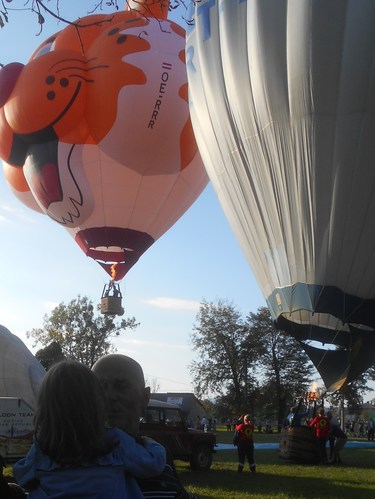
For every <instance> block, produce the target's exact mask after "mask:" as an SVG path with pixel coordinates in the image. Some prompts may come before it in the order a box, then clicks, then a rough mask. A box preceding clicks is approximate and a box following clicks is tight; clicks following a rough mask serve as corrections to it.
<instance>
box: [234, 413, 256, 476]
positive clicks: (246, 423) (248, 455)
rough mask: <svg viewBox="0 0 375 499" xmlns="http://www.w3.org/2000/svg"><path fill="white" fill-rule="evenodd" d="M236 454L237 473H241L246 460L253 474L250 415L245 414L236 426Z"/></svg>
mask: <svg viewBox="0 0 375 499" xmlns="http://www.w3.org/2000/svg"><path fill="white" fill-rule="evenodd" d="M235 432H236V435H237V439H236V441H237V443H236V444H235V445H237V453H238V468H237V471H238V473H242V471H243V468H244V466H245V459H247V461H248V463H249V467H250V471H251V472H252V473H255V471H256V464H255V461H254V439H253V436H254V424H253V423H252V422H251V418H250V414H245V416H244V417H243V421H242V422H240V423H239V424H237V425H236V428H235Z"/></svg>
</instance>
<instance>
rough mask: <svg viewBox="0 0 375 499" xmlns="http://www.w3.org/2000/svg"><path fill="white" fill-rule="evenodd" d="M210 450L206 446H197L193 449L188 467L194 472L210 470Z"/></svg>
mask: <svg viewBox="0 0 375 499" xmlns="http://www.w3.org/2000/svg"><path fill="white" fill-rule="evenodd" d="M211 464H212V450H211V449H210V447H207V446H206V445H199V446H198V447H197V448H196V449H194V453H193V455H192V457H191V459H190V466H191V468H192V469H193V470H194V471H206V470H209V469H210V468H211Z"/></svg>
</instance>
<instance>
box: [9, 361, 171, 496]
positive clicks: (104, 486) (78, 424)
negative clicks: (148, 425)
mask: <svg viewBox="0 0 375 499" xmlns="http://www.w3.org/2000/svg"><path fill="white" fill-rule="evenodd" d="M143 443H144V446H143V445H140V444H137V443H136V442H135V440H134V439H133V438H132V437H130V436H129V435H128V434H127V433H125V432H123V431H122V430H119V429H118V428H111V429H105V397H104V393H103V391H102V387H101V385H100V383H99V381H98V379H97V378H96V376H95V374H94V373H93V372H92V371H91V370H90V369H89V368H88V367H87V366H85V365H83V364H81V363H79V362H76V361H72V360H68V361H62V362H59V363H58V364H55V365H54V366H53V367H52V368H51V369H50V370H49V371H48V372H47V374H46V375H45V376H44V378H43V380H42V383H41V386H40V390H39V396H38V404H37V410H36V413H35V438H34V444H33V446H32V447H31V449H30V451H29V452H28V454H27V455H26V457H25V458H24V459H22V460H21V461H19V462H18V463H16V464H15V465H14V467H13V473H14V476H15V478H16V479H17V482H18V484H19V485H21V486H22V487H24V488H26V489H27V490H30V493H29V499H34V498H35V499H36V498H42V497H49V498H54V497H59V498H75V499H76V498H78V497H82V498H83V497H86V498H92V497H96V498H109V497H110V498H111V499H116V498H129V499H138V498H139V499H141V498H142V499H143V495H142V493H141V492H140V489H139V487H138V485H137V483H136V481H135V479H134V478H133V476H135V477H139V478H148V477H151V476H154V475H157V474H159V473H161V472H162V471H163V469H164V466H165V463H166V456H165V449H164V447H162V446H161V445H159V444H158V443H156V442H155V441H154V440H152V439H149V438H146V437H144V439H143ZM125 472H126V473H125Z"/></svg>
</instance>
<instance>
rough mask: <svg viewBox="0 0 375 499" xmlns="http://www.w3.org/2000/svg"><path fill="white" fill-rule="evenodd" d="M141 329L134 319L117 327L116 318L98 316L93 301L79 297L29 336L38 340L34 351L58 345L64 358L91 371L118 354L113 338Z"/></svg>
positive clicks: (85, 297) (123, 321) (45, 319)
mask: <svg viewBox="0 0 375 499" xmlns="http://www.w3.org/2000/svg"><path fill="white" fill-rule="evenodd" d="M138 325H139V324H138V323H136V321H135V318H134V317H132V318H130V319H122V320H121V321H120V323H116V322H115V318H114V316H109V315H97V316H95V314H94V306H93V303H92V301H91V300H89V299H88V298H87V296H83V297H81V296H78V298H76V299H74V300H72V301H70V302H69V303H68V305H65V304H64V303H60V305H58V306H57V307H56V308H55V309H54V310H52V313H51V315H50V316H48V315H47V314H46V315H45V316H44V318H43V327H42V328H37V329H32V330H31V331H28V332H27V333H26V336H27V337H28V338H33V339H34V340H35V342H34V345H33V346H34V347H35V346H36V345H38V344H40V345H42V346H43V347H48V346H50V348H52V347H51V343H53V342H56V343H58V344H59V345H60V347H61V351H62V354H63V356H64V357H66V358H69V359H75V360H78V361H79V362H82V363H83V364H86V365H87V366H89V367H92V365H93V364H94V363H95V362H96V360H98V359H99V358H100V357H101V356H102V355H105V354H107V353H109V352H113V351H115V348H114V347H113V345H112V343H111V338H113V337H114V336H119V335H120V334H121V333H122V332H125V331H126V330H127V329H135V328H136V327H137V326H138ZM47 353H48V352H47Z"/></svg>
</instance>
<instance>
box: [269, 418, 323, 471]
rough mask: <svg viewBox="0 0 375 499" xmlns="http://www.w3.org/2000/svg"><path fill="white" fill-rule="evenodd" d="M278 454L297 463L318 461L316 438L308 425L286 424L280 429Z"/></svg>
mask: <svg viewBox="0 0 375 499" xmlns="http://www.w3.org/2000/svg"><path fill="white" fill-rule="evenodd" d="M278 454H279V457H280V458H281V459H287V460H289V461H295V462H297V463H311V464H313V463H318V462H319V459H320V454H319V446H318V440H317V438H316V437H315V435H314V432H313V431H312V429H311V428H310V427H309V426H286V427H284V428H282V429H281V435H280V444H279V449H278Z"/></svg>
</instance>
